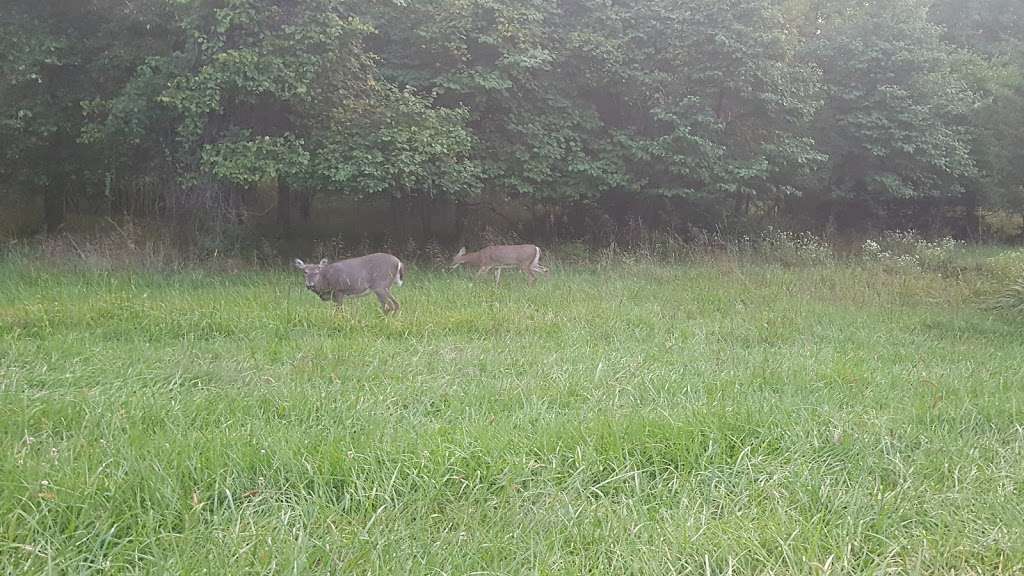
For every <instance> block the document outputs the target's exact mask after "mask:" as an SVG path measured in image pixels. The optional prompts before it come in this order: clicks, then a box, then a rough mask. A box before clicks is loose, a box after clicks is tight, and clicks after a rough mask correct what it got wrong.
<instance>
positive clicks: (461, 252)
mask: <svg viewBox="0 0 1024 576" xmlns="http://www.w3.org/2000/svg"><path fill="white" fill-rule="evenodd" d="M465 253H466V247H465V246H463V247H462V248H459V253H458V254H456V256H462V255H463V254H465Z"/></svg>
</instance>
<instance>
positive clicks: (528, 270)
mask: <svg viewBox="0 0 1024 576" xmlns="http://www.w3.org/2000/svg"><path fill="white" fill-rule="evenodd" d="M519 270H521V271H522V272H523V274H526V284H527V286H533V283H534V281H536V280H537V278H536V277H535V276H534V275H533V268H530V267H529V266H520V267H519Z"/></svg>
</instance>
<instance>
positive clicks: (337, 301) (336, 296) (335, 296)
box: [331, 292, 345, 308]
mask: <svg viewBox="0 0 1024 576" xmlns="http://www.w3.org/2000/svg"><path fill="white" fill-rule="evenodd" d="M344 299H345V297H344V296H343V295H342V294H341V292H331V300H333V301H334V303H335V304H337V305H338V308H341V301H342V300H344Z"/></svg>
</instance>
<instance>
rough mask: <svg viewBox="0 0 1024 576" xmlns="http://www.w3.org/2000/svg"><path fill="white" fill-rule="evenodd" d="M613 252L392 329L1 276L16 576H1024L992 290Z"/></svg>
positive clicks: (357, 313)
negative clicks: (985, 297) (986, 294)
mask: <svg viewBox="0 0 1024 576" xmlns="http://www.w3.org/2000/svg"><path fill="white" fill-rule="evenodd" d="M606 256H608V257H607V258H605V259H599V260H598V261H596V262H591V263H589V264H581V265H572V266H565V265H559V263H558V261H556V260H555V259H554V258H552V260H551V261H549V264H551V265H552V267H553V270H552V275H551V277H550V278H548V279H546V280H543V281H541V282H538V284H537V286H536V287H534V288H532V289H528V288H527V287H526V285H525V282H524V281H523V279H522V278H521V277H518V276H516V275H513V274H506V275H504V278H503V282H502V285H501V286H499V287H495V286H494V285H493V282H490V281H487V280H481V281H479V282H476V283H474V282H473V281H471V280H470V279H469V277H468V275H464V274H457V273H449V274H445V273H440V272H434V271H431V270H429V269H426V268H413V269H412V270H410V271H409V274H408V276H407V282H406V284H405V286H403V287H402V288H399V289H397V290H396V292H395V295H396V297H397V298H398V299H399V300H400V301H401V303H402V306H403V308H402V312H401V313H400V314H399V315H397V316H394V317H384V316H382V315H381V314H380V312H379V310H378V307H377V306H376V303H375V302H374V301H372V299H362V300H354V301H351V302H348V303H346V306H345V308H343V309H342V310H337V309H335V308H333V307H332V306H330V305H327V304H325V303H323V302H320V301H319V300H318V299H316V298H315V297H313V296H312V295H310V294H308V293H306V292H305V291H304V289H303V288H302V282H301V278H300V277H298V276H297V275H296V274H293V273H290V272H287V271H285V270H284V269H282V270H280V271H277V270H267V271H241V272H233V271H232V272H223V271H216V270H213V271H211V270H205V271H202V270H177V271H159V270H157V271H153V270H147V271H140V270H134V271H132V270H122V271H118V270H106V271H89V270H83V269H81V268H80V267H78V268H66V267H62V266H52V265H49V264H47V265H44V264H41V263H38V262H34V261H32V260H26V259H22V258H19V259H12V260H8V261H6V262H3V263H0V294H2V295H3V298H2V300H0V443H2V444H0V447H2V449H3V454H4V456H3V458H0V571H2V572H4V573H11V574H43V573H76V574H77V573H104V574H106V573H142V572H147V573H150V572H153V573H175V574H179V573H190V574H191V573H201V572H206V573H210V574H240V573H261V574H262V573H273V574H350V573H374V574H379V573H400V574H407V573H422V574H469V573H499V574H581V573H603V574H627V573H633V574H665V573H680V574H730V573H731V574H758V573H760V574H822V573H831V574H879V573H883V572H897V573H920V574H1019V573H1022V572H1024V520H1022V518H1024V484H1022V480H1021V479H1022V478H1024V427H1022V422H1024V406H1022V400H1024V392H1022V389H1021V387H1020V383H1021V382H1022V381H1024V362H1022V361H1021V358H1022V357H1024V354H1022V353H1024V337H1022V332H1021V324H1020V322H1019V320H1018V319H1015V318H1011V317H1006V316H1003V315H1000V314H997V313H993V312H990V311H987V310H985V309H984V308H983V307H980V306H978V301H979V300H978V299H979V295H980V294H981V293H982V292H983V291H984V289H983V287H984V283H983V282H974V281H972V280H971V279H970V277H968V276H965V275H964V274H944V273H941V272H937V271H932V270H926V269H922V268H915V269H912V270H911V269H903V268H892V267H887V266H885V265H882V264H880V263H878V262H872V261H863V260H856V259H855V260H852V261H840V260H836V259H831V258H830V259H823V260H822V261H805V262H802V263H794V262H793V261H791V260H789V259H786V258H778V259H774V260H772V259H769V258H759V257H756V256H755V255H752V254H744V253H739V252H736V251H733V252H725V253H721V254H718V255H717V256H707V257H701V258H693V259H690V260H688V261H679V262H676V263H671V264H664V263H659V262H657V261H655V260H653V259H648V258H645V257H642V256H640V257H637V256H636V255H632V256H630V257H628V258H623V257H621V255H619V256H614V255H606ZM971 258H973V259H974V261H977V262H987V261H988V260H989V259H990V256H989V255H984V256H972V257H971ZM624 259H625V260H627V262H623V260H624ZM769 260H771V261H769ZM967 260H969V258H968V259H967ZM965 261H966V260H965Z"/></svg>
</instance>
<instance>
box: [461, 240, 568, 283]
mask: <svg viewBox="0 0 1024 576" xmlns="http://www.w3.org/2000/svg"><path fill="white" fill-rule="evenodd" d="M462 264H466V265H468V266H472V267H475V268H476V269H477V271H476V275H477V276H480V275H481V274H483V273H484V272H486V271H488V270H490V269H492V268H493V269H494V284H495V285H498V284H499V283H500V282H501V269H502V268H513V267H514V268H519V269H520V270H522V272H523V274H526V277H527V283H529V284H530V285H531V286H532V285H533V283H534V281H535V280H536V273H537V272H547V271H548V269H547V268H545V267H544V266H541V265H540V248H538V247H536V246H534V245H533V244H519V245H517V246H488V247H486V248H484V249H483V250H480V251H479V252H466V249H465V247H463V248H462V249H461V250H459V253H458V254H456V255H455V257H454V258H452V266H451V267H452V268H453V269H454V268H457V267H459V266H460V265H462Z"/></svg>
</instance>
